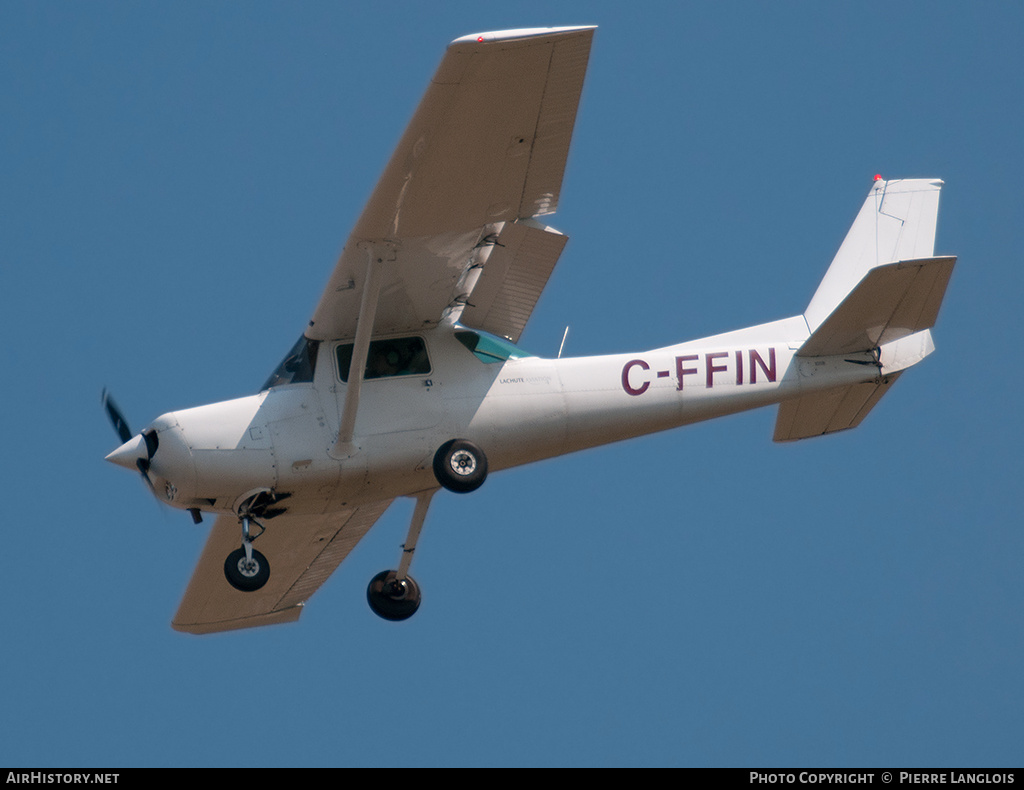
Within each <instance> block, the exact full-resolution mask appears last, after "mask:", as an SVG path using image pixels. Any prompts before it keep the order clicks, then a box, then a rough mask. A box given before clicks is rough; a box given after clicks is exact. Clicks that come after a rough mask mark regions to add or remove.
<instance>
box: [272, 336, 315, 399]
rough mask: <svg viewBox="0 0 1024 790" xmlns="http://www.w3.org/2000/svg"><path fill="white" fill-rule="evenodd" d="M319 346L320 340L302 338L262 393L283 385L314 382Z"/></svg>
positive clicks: (279, 366) (275, 371)
mask: <svg viewBox="0 0 1024 790" xmlns="http://www.w3.org/2000/svg"><path fill="white" fill-rule="evenodd" d="M319 346H320V341H319V340H310V339H309V338H308V337H306V336H305V335H303V336H302V337H300V338H299V340H298V342H297V343H296V344H295V345H294V346H292V349H291V351H289V352H288V354H287V356H285V358H284V359H283V360H282V361H281V364H280V365H278V366H277V368H276V369H275V370H274V372H273V373H271V374H270V378H269V379H267V381H266V383H265V384H264V385H263V386H262V387H260V392H262V391H263V390H268V389H270V388H271V387H280V386H281V385H282V384H299V383H301V382H305V381H312V380H313V372H314V371H315V370H316V351H317V348H318V347H319Z"/></svg>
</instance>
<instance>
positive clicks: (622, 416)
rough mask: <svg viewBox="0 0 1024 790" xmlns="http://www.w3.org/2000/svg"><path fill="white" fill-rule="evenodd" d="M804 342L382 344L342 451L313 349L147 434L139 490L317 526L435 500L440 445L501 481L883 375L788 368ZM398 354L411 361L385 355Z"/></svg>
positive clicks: (772, 329) (794, 331)
mask: <svg viewBox="0 0 1024 790" xmlns="http://www.w3.org/2000/svg"><path fill="white" fill-rule="evenodd" d="M807 334H808V333H807V327H806V324H805V322H804V320H803V318H802V317H800V316H797V317H794V318H790V319H784V320H782V321H776V322H773V323H770V324H764V325H761V326H756V327H750V328H748V329H743V330H739V331H736V332H730V333H727V334H723V335H716V336H713V337H708V338H703V339H700V340H695V341H691V342H687V343H682V344H679V345H674V346H667V347H664V348H658V349H653V350H650V351H646V352H638V353H629V354H613V355H607V356H596V357H580V358H563V359H542V358H539V357H533V356H526V355H521V356H520V355H517V354H516V353H515V351H517V350H514V351H513V352H512V353H511V354H509V353H508V351H507V349H510V348H511V349H514V347H512V346H510V345H508V344H505V349H506V350H505V351H502V350H501V348H500V347H498V350H497V351H495V350H494V348H493V347H488V346H487V345H486V341H481V342H480V343H479V344H478V345H476V347H475V348H473V346H474V344H475V343H476V341H475V340H473V339H472V337H471V336H479V335H480V333H476V332H471V331H469V330H463V329H462V328H460V327H451V326H439V327H436V328H433V329H431V330H429V331H425V332H421V333H418V334H417V335H415V336H414V338H410V336H403V337H401V338H383V339H381V343H380V344H379V348H380V349H382V350H383V351H382V354H383V352H389V353H390V359H391V362H392V363H394V365H393V366H392V369H390V370H384V369H380V370H377V371H376V372H374V373H373V374H372V375H371V373H370V369H369V365H371V364H374V362H373V358H372V356H371V361H370V362H369V363H368V373H367V379H366V380H365V381H364V382H363V384H362V392H361V396H360V405H359V411H358V416H357V419H356V425H355V433H354V439H353V441H352V443H351V445H350V446H348V447H346V448H344V449H341V450H339V448H338V447H336V446H335V440H336V438H337V435H338V428H339V415H340V414H341V411H342V407H343V405H344V399H345V397H346V390H347V384H346V383H345V382H346V379H347V377H348V370H347V361H346V360H347V358H346V352H345V349H344V346H346V341H338V342H332V343H319V344H317V345H316V346H315V347H314V350H315V360H316V361H315V365H311V366H310V368H311V369H310V371H309V373H308V375H307V376H305V378H307V379H308V380H305V381H298V382H296V383H286V384H278V385H276V386H270V387H269V388H267V389H264V390H263V391H261V392H259V393H258V394H256V395H252V396H249V397H245V398H239V399H236V400H230V401H224V402H221V403H214V404H210V405H208V406H201V407H198V408H192V409H186V410H183V411H176V412H171V413H168V414H165V415H163V416H161V417H159V418H158V419H157V420H155V421H154V422H153V423H152V425H151V426H149V427H148V428H147V429H146V430H145V431H143V433H147V432H151V431H155V432H156V435H157V439H158V449H157V451H156V453H155V454H154V456H153V458H152V462H151V466H150V470H149V474H150V479H151V482H152V483H153V490H154V493H155V494H156V496H157V497H158V498H160V499H162V500H163V501H165V502H167V503H168V504H170V505H172V506H174V507H179V508H183V509H197V510H201V511H206V512H215V513H237V512H238V509H239V507H240V506H241V505H242V503H244V502H245V501H246V500H247V499H249V498H251V497H252V496H253V495H255V494H257V493H259V492H261V491H262V492H270V493H272V495H273V497H274V498H275V500H277V502H278V507H279V508H280V509H281V510H282V511H283V510H287V511H289V512H292V513H296V514H299V513H324V512H330V511H332V510H337V509H341V508H344V507H349V506H352V505H358V504H359V503H361V502H366V501H376V500H381V499H384V498H392V497H395V496H403V495H410V494H414V493H416V492H419V491H423V490H426V489H429V488H434V487H436V486H437V482H436V480H435V479H434V476H433V472H432V469H431V462H432V459H433V456H434V453H435V452H436V450H437V448H438V447H439V446H440V445H441V444H443V443H444V442H445V441H447V440H449V439H451V438H462V439H468V440H470V441H472V442H474V443H475V444H476V445H478V446H479V447H481V448H483V450H484V452H485V453H486V455H487V458H488V462H489V467H490V469H491V470H492V471H496V470H500V469H507V468H509V467H514V466H519V465H522V464H526V463H530V462H533V461H538V460H541V459H544V458H551V457H554V456H559V455H563V454H566V453H570V452H574V451H576V450H582V449H586V448H589V447H595V446H599V445H603V444H607V443H610V442H616V441H620V440H623V439H629V438H632V437H636V436H641V435H644V434H648V433H653V432H657V431H663V430H667V429H670V428H675V427H679V426H682V425H687V424H690V423H694V422H699V421H701V420H706V419H710V418H713V417H718V416H722V415H725V414H730V413H734V412H739V411H744V410H747V409H752V408H757V407H760V406H765V405H769V404H772V403H778V402H780V401H782V400H785V399H787V398H790V397H796V396H797V395H800V394H803V393H806V392H808V391H811V390H818V389H827V388H830V387H837V386H844V385H848V384H852V383H856V382H858V381H871V380H874V379H876V378H877V377H878V376H879V374H880V371H879V368H878V367H877V365H874V364H872V360H871V358H870V357H869V356H868V355H863V354H862V355H846V358H817V359H814V360H806V359H802V358H798V357H796V356H795V354H796V351H797V350H798V349H799V347H800V345H801V344H802V343H803V341H804V340H806V338H807ZM460 336H461V337H460ZM482 337H484V338H486V336H482ZM347 343H348V344H349V345H350V343H351V341H347ZM375 344H376V339H375ZM402 344H405V345H402ZM410 344H412V345H410ZM407 346H408V347H410V348H414V350H416V352H417V353H418V355H419V356H418V358H417V360H416V361H415V362H409V361H408V360H404V361H402V360H398V359H397V357H398V355H397V354H395V353H394V352H393V351H391V349H393V348H398V349H400V350H401V349H404V348H406V347H407ZM410 353H411V352H410ZM424 353H425V359H424V357H423V354H424ZM519 354H522V352H519ZM349 356H350V352H349ZM503 357H504V358H503ZM387 361H388V360H387V359H383V357H382V360H381V361H380V362H379V366H381V367H383V366H386V364H387ZM401 364H407V365H408V367H407V368H406V369H397V368H396V367H395V366H396V365H401Z"/></svg>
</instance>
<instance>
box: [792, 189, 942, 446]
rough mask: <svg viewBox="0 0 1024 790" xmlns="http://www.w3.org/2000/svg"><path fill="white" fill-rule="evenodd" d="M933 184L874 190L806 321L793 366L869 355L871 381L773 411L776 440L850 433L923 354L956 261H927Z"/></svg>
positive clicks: (929, 347)
mask: <svg viewBox="0 0 1024 790" xmlns="http://www.w3.org/2000/svg"><path fill="white" fill-rule="evenodd" d="M941 187H942V182H941V181H938V180H927V179H913V180H900V181H882V180H878V181H875V184H874V186H873V187H872V188H871V192H870V193H869V194H868V198H867V200H866V201H865V202H864V205H863V207H862V208H861V210H860V213H859V214H858V215H857V219H856V220H854V223H853V226H852V227H851V228H850V231H849V233H847V234H846V239H845V240H844V241H843V244H842V246H841V247H840V248H839V252H838V253H836V257H835V258H834V259H833V261H832V265H831V266H829V268H828V271H827V272H826V273H825V277H824V279H823V280H822V281H821V285H819V286H818V290H817V291H816V292H815V294H814V296H813V297H812V298H811V302H810V304H809V305H808V306H807V310H806V312H805V313H804V319H805V320H806V321H807V327H808V329H809V330H810V337H808V339H807V340H806V341H805V342H804V344H803V345H802V346H801V347H800V350H799V351H798V352H797V357H798V358H799V357H803V358H807V357H827V356H835V355H845V354H855V353H858V352H870V353H871V354H872V355H873V357H874V359H875V363H876V365H877V366H878V368H879V375H878V377H877V378H876V380H875V381H872V382H867V383H864V384H855V385H852V386H843V387H838V388H836V389H832V390H825V391H820V392H813V393H808V394H807V395H803V396H801V397H799V398H796V399H794V400H791V401H787V402H785V403H783V404H782V406H780V407H779V416H778V419H777V421H776V423H775V440H776V441H791V440H794V439H805V438H807V437H810V436H819V435H822V434H825V433H832V432H834V431H841V430H845V429H847V428H854V427H856V426H857V425H859V424H860V423H861V421H862V420H863V419H864V417H865V416H866V415H867V413H868V412H869V411H870V410H871V409H872V408H873V407H874V405H875V404H876V403H877V402H878V401H879V399H880V398H881V397H882V395H884V394H885V393H886V392H888V390H889V387H890V386H892V384H893V383H894V382H895V380H896V378H897V377H898V376H899V374H900V372H901V371H903V370H904V369H906V368H908V367H910V366H911V365H915V364H917V363H918V362H920V361H921V360H922V359H924V358H925V357H926V356H927V355H928V354H930V353H931V352H932V351H933V350H934V348H935V346H934V345H933V344H932V339H931V331H930V330H931V327H933V326H934V325H935V320H936V318H937V316H938V312H939V306H940V304H941V303H942V298H943V296H945V293H946V286H947V284H948V283H949V278H950V275H951V274H952V272H953V265H954V264H955V263H956V258H955V257H941V258H936V257H934V247H935V225H936V220H937V218H938V212H939V190H940V189H941Z"/></svg>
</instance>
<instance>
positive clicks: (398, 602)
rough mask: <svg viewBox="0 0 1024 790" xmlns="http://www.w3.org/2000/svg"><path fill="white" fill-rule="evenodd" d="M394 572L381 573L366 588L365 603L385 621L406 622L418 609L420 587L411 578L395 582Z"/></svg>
mask: <svg viewBox="0 0 1024 790" xmlns="http://www.w3.org/2000/svg"><path fill="white" fill-rule="evenodd" d="M395 575H396V574H395V571H381V572H380V573H378V574H377V575H376V576H374V577H373V578H372V579H371V580H370V586H369V587H367V588H366V602H367V603H368V604H370V608H371V609H373V613H374V614H375V615H377V616H378V617H383V618H384V619H385V620H407V619H408V618H410V617H412V616H413V615H414V614H416V610H417V609H419V608H420V599H421V598H422V595H420V586H419V585H418V584H416V580H415V579H413V578H412V576H406V577H405V580H404V581H400V582H399V581H396V580H395Z"/></svg>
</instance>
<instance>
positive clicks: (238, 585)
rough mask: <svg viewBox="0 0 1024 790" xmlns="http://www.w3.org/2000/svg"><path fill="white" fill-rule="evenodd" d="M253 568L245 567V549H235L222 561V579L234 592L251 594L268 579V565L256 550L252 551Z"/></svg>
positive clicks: (265, 559)
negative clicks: (239, 591) (225, 580)
mask: <svg viewBox="0 0 1024 790" xmlns="http://www.w3.org/2000/svg"><path fill="white" fill-rule="evenodd" d="M252 562H253V567H250V568H246V567H245V549H244V548H238V549H235V550H234V551H233V552H231V553H230V554H229V555H228V558H227V559H226V560H224V578H226V579H227V580H228V583H229V584H230V585H231V586H232V587H234V588H235V589H236V590H241V591H242V592H253V591H254V590H258V589H259V588H260V587H262V586H263V585H264V584H266V583H267V580H268V579H269V578H270V563H269V562H267V558H266V557H264V556H263V555H262V554H260V553H259V552H258V551H256V549H253V550H252Z"/></svg>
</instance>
